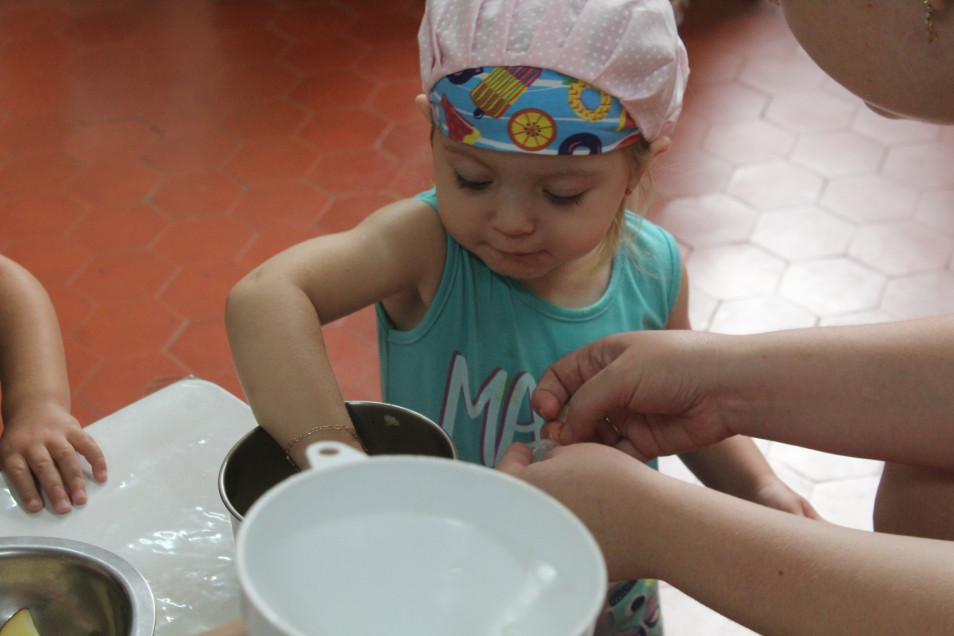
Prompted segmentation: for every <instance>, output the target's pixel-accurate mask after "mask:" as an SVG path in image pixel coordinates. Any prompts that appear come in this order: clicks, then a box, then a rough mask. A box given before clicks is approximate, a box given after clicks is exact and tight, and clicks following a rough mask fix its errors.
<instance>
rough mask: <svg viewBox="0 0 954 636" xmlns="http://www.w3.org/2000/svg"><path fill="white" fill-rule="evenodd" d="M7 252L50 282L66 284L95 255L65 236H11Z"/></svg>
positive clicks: (41, 279) (47, 282)
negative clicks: (24, 237) (19, 237)
mask: <svg viewBox="0 0 954 636" xmlns="http://www.w3.org/2000/svg"><path fill="white" fill-rule="evenodd" d="M3 253H4V255H5V256H7V257H8V258H12V259H13V260H15V261H16V262H18V263H20V265H22V266H23V267H26V268H27V269H28V270H30V272H31V273H32V274H33V275H34V276H36V277H37V278H38V279H39V280H40V282H41V283H43V284H44V285H46V286H50V285H65V284H66V283H67V282H68V281H69V280H70V279H71V278H72V277H73V276H74V275H75V274H76V272H77V271H79V270H80V269H82V268H83V267H84V266H85V265H86V263H88V262H89V260H90V259H91V258H92V257H91V255H90V252H89V251H87V250H86V249H85V248H83V247H82V246H80V245H77V244H76V243H74V242H72V241H70V240H68V239H67V238H65V237H62V236H45V237H42V238H39V237H37V238H28V239H20V240H10V241H8V242H7V243H6V246H5V247H4V251H3Z"/></svg>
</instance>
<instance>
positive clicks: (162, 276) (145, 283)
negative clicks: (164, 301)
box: [71, 250, 176, 304]
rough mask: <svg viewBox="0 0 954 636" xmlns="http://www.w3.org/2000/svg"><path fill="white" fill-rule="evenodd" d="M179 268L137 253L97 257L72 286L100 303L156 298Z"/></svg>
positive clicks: (141, 252)
mask: <svg viewBox="0 0 954 636" xmlns="http://www.w3.org/2000/svg"><path fill="white" fill-rule="evenodd" d="M175 273H176V267H175V265H174V264H172V263H170V262H169V261H167V260H165V259H162V258H159V257H158V256H157V255H155V254H154V253H152V252H148V251H142V250H137V251H135V252H119V253H112V254H106V255H101V256H96V257H94V258H93V260H91V261H90V262H89V264H87V266H86V267H85V268H84V269H83V270H82V271H81V272H80V273H79V274H78V275H77V276H76V278H75V279H74V280H73V281H72V283H71V285H72V287H73V288H74V289H76V290H78V291H80V292H82V293H83V294H85V295H86V296H87V297H89V298H90V299H91V300H93V301H94V302H97V303H104V304H105V303H115V302H119V301H129V300H145V299H148V298H154V297H156V296H157V295H158V294H159V292H160V291H161V290H162V289H164V288H165V286H166V285H167V284H168V283H169V281H170V280H171V279H172V277H173V275H175Z"/></svg>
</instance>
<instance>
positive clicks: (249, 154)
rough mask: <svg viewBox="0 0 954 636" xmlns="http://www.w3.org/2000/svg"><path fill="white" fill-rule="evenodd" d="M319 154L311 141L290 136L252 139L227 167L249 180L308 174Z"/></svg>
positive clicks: (253, 181)
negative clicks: (310, 143)
mask: <svg viewBox="0 0 954 636" xmlns="http://www.w3.org/2000/svg"><path fill="white" fill-rule="evenodd" d="M317 158H318V152H317V151H316V150H315V149H314V148H312V147H310V146H309V145H307V144H305V143H303V142H301V141H299V140H297V139H293V138H289V137H269V138H266V139H253V140H249V141H247V142H246V143H245V145H243V146H242V147H241V148H239V150H238V152H236V153H235V155H234V156H233V157H232V158H231V159H230V160H229V161H228V162H227V163H226V165H225V167H226V169H227V170H228V171H229V172H231V173H233V174H235V175H236V176H238V177H239V178H240V179H243V180H244V181H245V182H247V183H259V182H265V181H275V180H279V179H292V178H295V177H303V176H305V175H306V174H307V173H308V171H309V170H310V169H311V167H312V166H313V165H314V164H315V161H316V160H317Z"/></svg>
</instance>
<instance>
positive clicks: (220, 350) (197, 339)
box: [169, 299, 233, 377]
mask: <svg viewBox="0 0 954 636" xmlns="http://www.w3.org/2000/svg"><path fill="white" fill-rule="evenodd" d="M224 303H225V300H224V299H222V306H223V307H224ZM169 354H170V355H172V356H173V357H175V358H176V359H177V360H179V361H181V362H182V364H183V366H184V367H186V368H188V369H192V370H193V372H194V373H195V374H196V375H198V376H199V377H208V376H211V375H220V374H223V373H225V372H227V371H230V370H231V369H232V368H233V365H232V352H231V350H230V349H229V341H228V337H227V336H226V335H225V321H224V320H223V319H222V317H221V316H219V317H216V318H209V319H205V320H190V321H189V324H187V325H186V326H185V329H183V330H182V333H180V334H179V335H178V336H177V337H176V339H175V341H174V342H172V343H171V344H170V345H169Z"/></svg>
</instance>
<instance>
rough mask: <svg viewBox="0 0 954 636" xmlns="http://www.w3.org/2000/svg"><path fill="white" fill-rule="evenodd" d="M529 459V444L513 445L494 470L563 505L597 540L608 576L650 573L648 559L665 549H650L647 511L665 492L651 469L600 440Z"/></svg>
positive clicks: (651, 527)
mask: <svg viewBox="0 0 954 636" xmlns="http://www.w3.org/2000/svg"><path fill="white" fill-rule="evenodd" d="M532 460H533V456H532V453H531V451H530V448H529V447H527V446H526V445H524V444H520V443H515V444H512V445H511V446H510V447H509V448H508V449H507V450H506V451H505V452H504V455H503V457H502V458H501V460H500V462H499V463H498V464H497V470H500V471H502V472H505V473H507V474H510V475H512V476H514V477H517V478H518V479H522V480H523V481H526V482H528V483H530V484H532V485H534V486H536V487H537V488H540V489H541V490H543V491H544V492H546V493H548V494H550V495H551V496H553V497H554V498H556V499H557V500H559V501H560V502H561V503H563V505H565V506H566V507H567V508H569V509H570V511H572V512H573V513H574V514H575V515H576V516H577V517H578V518H579V519H580V520H581V521H582V522H583V523H584V524H585V525H586V527H587V528H589V530H590V532H591V533H592V534H593V536H594V538H595V539H596V542H597V543H598V544H599V546H600V550H601V551H602V552H603V556H604V558H605V559H606V565H607V569H608V571H609V576H610V580H612V581H621V580H626V579H628V578H654V577H655V576H656V574H655V569H654V568H655V567H656V564H654V563H652V561H653V560H654V559H655V558H656V556H657V555H662V554H665V550H663V549H662V546H658V548H659V549H657V548H656V547H654V546H655V545H656V544H657V543H658V538H657V537H654V535H655V521H654V519H655V518H654V516H653V515H654V514H655V511H656V510H657V509H658V508H659V503H658V502H657V499H658V498H659V497H661V496H665V493H666V492H667V491H666V488H665V487H664V482H660V481H659V480H660V477H661V476H660V475H659V474H658V473H657V472H656V471H655V470H652V469H651V468H649V467H648V466H645V465H644V464H642V463H640V462H637V461H635V460H634V459H633V458H631V457H628V456H626V455H624V454H623V453H620V452H619V451H617V450H615V449H613V448H610V447H608V446H605V445H602V444H574V445H572V446H561V447H558V448H556V449H554V450H553V451H551V452H550V453H549V454H548V455H547V456H546V457H544V458H543V459H542V460H540V461H538V462H533V461H532ZM657 482H658V483H657ZM634 546H638V547H639V549H636V550H634ZM637 573H638V577H637V576H636V575H637Z"/></svg>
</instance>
